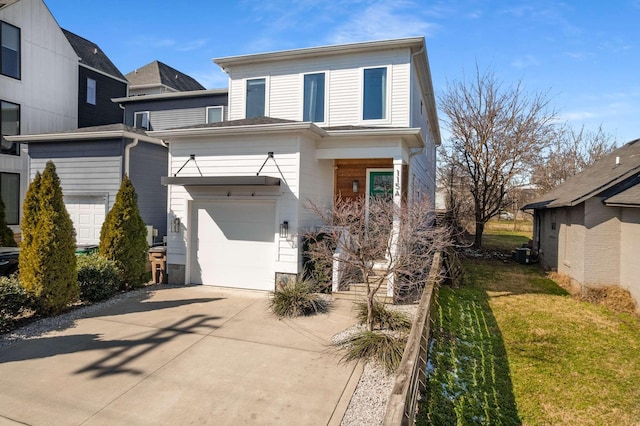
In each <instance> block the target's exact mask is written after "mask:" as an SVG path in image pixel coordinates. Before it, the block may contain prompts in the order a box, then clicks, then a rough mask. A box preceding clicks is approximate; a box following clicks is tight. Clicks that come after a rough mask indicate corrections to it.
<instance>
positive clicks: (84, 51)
mask: <svg viewBox="0 0 640 426" xmlns="http://www.w3.org/2000/svg"><path fill="white" fill-rule="evenodd" d="M0 1H1V0H0ZM61 29H62V32H63V33H64V35H65V37H67V40H69V44H71V47H73V50H75V52H76V55H78V57H79V58H80V65H85V66H87V67H89V68H93V69H94V70H97V71H100V72H103V73H104V74H107V75H110V76H111V77H115V78H117V79H119V80H122V81H124V82H126V81H127V79H126V78H125V77H124V75H122V73H121V72H120V70H119V69H118V67H116V66H115V65H114V64H113V62H111V59H109V57H108V56H107V55H106V54H105V53H104V52H103V51H102V49H100V47H99V46H98V45H97V44H95V43H93V42H92V41H89V40H87V39H86V38H83V37H80V36H79V35H77V34H74V33H72V32H71V31H68V30H65V29H64V28H61Z"/></svg>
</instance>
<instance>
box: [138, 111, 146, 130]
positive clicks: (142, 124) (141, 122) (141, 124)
mask: <svg viewBox="0 0 640 426" xmlns="http://www.w3.org/2000/svg"><path fill="white" fill-rule="evenodd" d="M134 123H135V124H134V126H135V127H137V128H139V129H146V130H149V111H142V112H136V113H135V114H134Z"/></svg>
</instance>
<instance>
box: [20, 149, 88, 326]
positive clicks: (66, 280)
mask: <svg viewBox="0 0 640 426" xmlns="http://www.w3.org/2000/svg"><path fill="white" fill-rule="evenodd" d="M23 210H24V216H23V219H22V224H21V227H22V243H21V245H20V258H19V267H20V282H21V284H22V285H23V286H24V288H25V289H26V290H27V293H28V294H29V295H30V296H31V297H33V299H34V303H35V307H36V310H37V311H38V312H39V313H41V314H44V315H56V314H58V313H60V312H62V311H63V310H64V309H66V308H67V306H68V305H69V304H70V303H72V302H74V301H75V300H76V298H77V297H78V281H77V274H76V256H75V251H76V239H75V230H74V228H73V222H72V221H71V217H70V216H69V213H68V212H67V209H66V207H65V205H64V201H63V196H62V188H61V186H60V179H59V178H58V175H57V173H56V167H55V165H54V164H53V162H51V161H49V162H47V165H46V166H45V169H44V171H43V172H42V174H40V173H39V172H38V173H37V174H36V177H35V179H34V180H33V182H31V184H30V185H29V188H28V190H27V194H26V197H25V200H24V208H23Z"/></svg>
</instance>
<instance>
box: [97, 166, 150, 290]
mask: <svg viewBox="0 0 640 426" xmlns="http://www.w3.org/2000/svg"><path fill="white" fill-rule="evenodd" d="M148 248H149V247H148V245H147V228H146V227H145V224H144V222H143V221H142V217H141V216H140V211H139V210H138V196H137V195H136V191H135V189H134V187H133V183H132V182H131V180H130V179H129V177H128V176H126V175H125V176H124V179H122V184H121V185H120V189H119V190H118V194H117V195H116V201H115V203H114V205H113V208H112V209H111V211H109V213H108V214H107V217H106V218H105V221H104V223H103V224H102V230H101V231H100V251H99V253H100V256H102V257H104V258H106V259H109V260H112V261H114V262H115V264H116V266H117V268H118V269H119V270H120V275H121V289H122V290H126V289H130V288H137V287H142V286H143V285H144V283H145V282H146V280H147V271H146V266H147V250H148Z"/></svg>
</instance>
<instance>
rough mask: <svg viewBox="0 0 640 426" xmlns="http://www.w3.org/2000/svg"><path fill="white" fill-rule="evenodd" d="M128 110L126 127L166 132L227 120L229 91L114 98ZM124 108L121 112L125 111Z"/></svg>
mask: <svg viewBox="0 0 640 426" xmlns="http://www.w3.org/2000/svg"><path fill="white" fill-rule="evenodd" d="M113 102H114V104H115V105H119V108H120V107H122V108H124V124H126V125H127V126H132V127H137V128H142V129H145V130H164V129H170V128H174V127H183V126H192V125H198V124H206V123H216V122H219V121H225V120H226V119H227V118H226V117H227V104H228V90H227V89H213V90H192V91H187V92H169V93H163V94H159V95H139V96H129V97H126V98H116V99H113ZM122 108H121V109H122Z"/></svg>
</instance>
